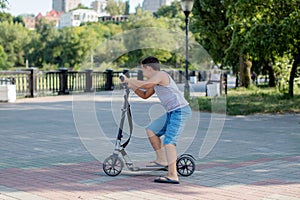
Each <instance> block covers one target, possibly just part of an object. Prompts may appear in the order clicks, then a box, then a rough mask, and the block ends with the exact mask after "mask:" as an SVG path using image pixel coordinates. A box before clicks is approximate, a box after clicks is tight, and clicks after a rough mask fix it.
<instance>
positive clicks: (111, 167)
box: [102, 76, 195, 176]
mask: <svg viewBox="0 0 300 200" xmlns="http://www.w3.org/2000/svg"><path fill="white" fill-rule="evenodd" d="M122 78H123V77H122V76H121V77H120V79H121V80H122ZM122 86H123V88H124V89H125V92H124V102H123V107H122V109H121V111H122V112H121V121H120V125H119V130H118V134H117V140H116V143H115V149H114V152H113V154H112V155H110V156H109V157H108V158H106V159H105V160H104V162H103V166H102V167H103V171H104V172H105V173H106V174H107V175H108V176H117V175H119V174H120V173H121V171H122V169H123V167H124V162H125V164H126V166H127V168H128V169H129V170H130V171H154V170H164V171H166V170H168V169H167V166H166V167H165V166H159V167H144V168H141V167H137V166H135V165H134V163H133V162H132V161H131V160H130V158H129V156H128V154H127V153H126V151H125V148H126V146H127V145H128V144H129V141H130V138H131V136H132V131H133V123H132V115H131V110H130V104H129V101H128V97H129V93H130V90H129V87H128V85H127V83H123V84H122ZM126 117H127V120H128V124H129V137H128V139H127V140H126V141H125V142H124V143H122V138H123V126H124V121H125V118H126ZM176 166H177V172H178V174H180V175H181V176H190V175H192V174H193V173H194V171H195V159H194V157H193V156H191V155H189V154H182V155H181V156H179V157H178V158H177V161H176Z"/></svg>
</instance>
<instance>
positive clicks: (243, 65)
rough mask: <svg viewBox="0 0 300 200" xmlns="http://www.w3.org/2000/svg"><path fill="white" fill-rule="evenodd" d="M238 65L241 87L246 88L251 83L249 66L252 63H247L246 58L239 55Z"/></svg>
mask: <svg viewBox="0 0 300 200" xmlns="http://www.w3.org/2000/svg"><path fill="white" fill-rule="evenodd" d="M239 64H240V69H239V71H240V82H241V86H243V87H245V88H248V87H249V86H250V83H251V66H252V63H251V61H249V58H248V56H245V55H241V54H240V56H239Z"/></svg>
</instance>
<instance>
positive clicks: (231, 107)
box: [191, 88, 300, 115]
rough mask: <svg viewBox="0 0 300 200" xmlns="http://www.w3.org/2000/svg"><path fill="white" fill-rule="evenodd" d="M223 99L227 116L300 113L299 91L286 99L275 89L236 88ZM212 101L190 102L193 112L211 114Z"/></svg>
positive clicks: (200, 98) (193, 100)
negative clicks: (198, 111)
mask: <svg viewBox="0 0 300 200" xmlns="http://www.w3.org/2000/svg"><path fill="white" fill-rule="evenodd" d="M223 97H224V98H223V99H225V103H226V113H227V114H228V115H251V114H256V113H261V114H266V113H272V114H283V113H300V92H299V90H297V91H296V92H295V94H294V97H293V98H288V97H287V96H286V95H284V94H281V93H279V92H278V91H277V89H275V88H252V89H245V88H238V89H230V90H228V93H227V96H223ZM214 100H215V98H210V97H197V98H196V99H192V100H191V107H192V108H193V109H194V110H198V109H199V110H200V111H205V112H211V105H212V103H211V102H213V101H214ZM197 103H198V105H197ZM223 107H224V106H223ZM214 110H215V109H214ZM223 110H224V109H223Z"/></svg>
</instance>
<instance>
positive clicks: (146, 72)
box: [142, 65, 150, 78]
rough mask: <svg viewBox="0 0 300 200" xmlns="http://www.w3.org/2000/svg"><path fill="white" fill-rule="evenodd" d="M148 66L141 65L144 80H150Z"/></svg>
mask: <svg viewBox="0 0 300 200" xmlns="http://www.w3.org/2000/svg"><path fill="white" fill-rule="evenodd" d="M149 68H150V66H148V65H142V72H143V76H145V77H146V78H150V69H149Z"/></svg>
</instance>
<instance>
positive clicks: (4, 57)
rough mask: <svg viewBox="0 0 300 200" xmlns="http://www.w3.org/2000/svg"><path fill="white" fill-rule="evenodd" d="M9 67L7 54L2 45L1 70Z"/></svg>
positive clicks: (0, 51)
mask: <svg viewBox="0 0 300 200" xmlns="http://www.w3.org/2000/svg"><path fill="white" fill-rule="evenodd" d="M7 67H8V65H7V55H6V53H5V51H4V48H3V47H2V46H1V45H0V70H1V69H2V70H5V69H7Z"/></svg>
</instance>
